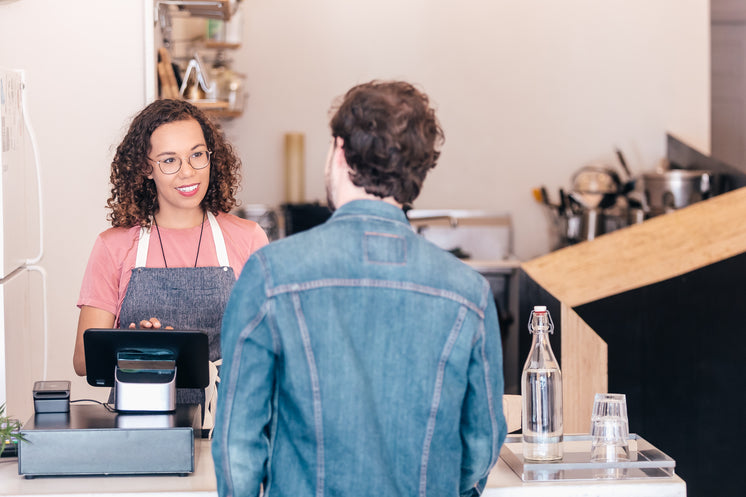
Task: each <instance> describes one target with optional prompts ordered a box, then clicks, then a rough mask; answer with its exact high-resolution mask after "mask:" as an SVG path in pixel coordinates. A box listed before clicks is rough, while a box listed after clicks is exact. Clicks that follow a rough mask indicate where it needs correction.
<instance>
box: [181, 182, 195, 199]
mask: <svg viewBox="0 0 746 497" xmlns="http://www.w3.org/2000/svg"><path fill="white" fill-rule="evenodd" d="M176 191H177V192H179V193H180V194H181V195H183V196H185V197H193V196H194V195H196V194H197V192H198V191H199V183H195V184H193V185H184V186H179V187H177V188H176Z"/></svg>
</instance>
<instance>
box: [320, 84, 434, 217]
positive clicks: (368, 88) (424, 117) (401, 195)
mask: <svg viewBox="0 0 746 497" xmlns="http://www.w3.org/2000/svg"><path fill="white" fill-rule="evenodd" d="M330 125H331V131H332V136H334V137H335V138H336V137H339V138H342V140H343V141H344V144H343V149H344V154H345V159H346V161H347V164H348V165H349V166H350V169H351V170H352V172H351V173H350V179H351V180H352V182H353V184H355V185H356V186H359V187H363V188H365V191H366V192H367V193H369V194H373V195H376V196H378V197H380V198H385V197H393V198H394V199H395V200H396V201H397V202H399V203H400V204H402V205H407V204H409V203H411V202H412V201H413V200H414V199H415V198H417V196H418V195H419V194H420V190H421V188H422V183H423V181H424V180H425V176H426V175H427V172H428V171H429V170H430V169H432V168H434V167H435V165H436V163H437V161H438V157H440V150H439V147H440V146H441V145H442V143H443V141H444V139H445V137H444V135H443V130H442V129H441V127H440V124H439V123H438V119H437V118H436V116H435V110H433V109H432V108H431V107H430V103H429V99H428V97H427V95H425V94H424V93H423V92H421V91H419V90H417V89H416V88H415V87H414V86H412V85H411V84H409V83H406V82H403V81H390V82H381V81H371V82H370V83H365V84H361V85H358V86H355V87H353V88H352V89H350V90H349V91H348V92H347V94H345V96H344V98H343V100H342V103H341V104H340V105H339V107H338V108H337V111H336V112H335V114H334V116H333V117H332V120H331V123H330Z"/></svg>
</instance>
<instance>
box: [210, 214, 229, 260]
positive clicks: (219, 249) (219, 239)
mask: <svg viewBox="0 0 746 497" xmlns="http://www.w3.org/2000/svg"><path fill="white" fill-rule="evenodd" d="M207 220H208V221H210V228H211V229H212V239H213V240H214V241H215V252H216V253H217V254H218V265H220V266H222V267H228V266H230V264H229V263H228V250H226V248H225V240H224V239H223V231H222V230H221V229H220V225H219V224H218V220H217V219H215V216H213V214H212V212H210V211H207Z"/></svg>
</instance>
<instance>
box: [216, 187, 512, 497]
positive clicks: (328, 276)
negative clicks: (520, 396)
mask: <svg viewBox="0 0 746 497" xmlns="http://www.w3.org/2000/svg"><path fill="white" fill-rule="evenodd" d="M221 341H222V352H223V366H222V372H221V378H222V380H221V383H220V386H219V395H218V409H217V416H216V425H215V432H214V436H213V443H212V454H213V458H214V461H215V471H216V476H217V485H218V493H219V495H220V496H221V497H226V496H231V497H246V496H255V495H259V494H260V491H261V488H262V486H263V488H264V495H266V496H308V497H311V496H315V497H322V496H330V497H331V496H353V495H354V496H375V497H383V496H385V497H395V496H406V497H412V496H421V497H424V496H436V497H441V496H458V495H479V494H480V493H481V491H482V489H483V488H484V484H485V482H486V479H487V475H488V473H489V471H490V469H491V468H492V467H493V465H494V464H495V463H496V462H497V458H498V455H499V451H500V447H501V445H502V443H503V440H504V438H505V434H506V426H505V419H504V417H503V412H502V394H503V378H502V351H501V348H500V337H499V329H498V324H497V311H496V309H495V303H494V300H493V297H492V294H491V292H490V289H489V285H488V283H487V282H486V280H485V279H484V278H483V277H482V276H481V275H479V274H478V273H477V272H475V271H473V270H472V269H470V268H469V267H468V266H467V265H466V264H464V263H463V262H461V261H459V260H458V259H457V258H455V257H453V256H452V255H451V254H448V253H447V252H445V251H443V250H441V249H439V248H437V247H436V246H435V245H433V244H431V243H430V242H428V241H426V240H425V239H424V238H422V237H421V236H419V235H417V234H416V233H414V231H413V230H412V227H411V226H410V224H409V222H408V221H407V218H406V216H405V215H404V213H403V211H402V210H401V209H399V208H397V207H395V206H392V205H390V204H387V203H385V202H382V201H374V200H357V201H353V202H350V203H347V204H345V205H343V206H342V207H341V208H340V209H339V210H337V211H336V212H335V213H334V214H333V216H332V217H331V218H330V219H329V220H328V221H327V222H326V223H325V224H323V225H321V226H317V227H316V228H314V229H311V230H308V231H305V232H301V233H298V234H296V235H293V236H290V237H288V238H285V239H282V240H279V241H276V242H273V243H272V244H270V245H268V246H266V247H264V248H262V249H261V250H259V251H258V252H256V253H255V254H254V255H252V257H251V258H250V259H249V261H248V262H247V264H246V266H245V268H244V269H243V271H242V272H241V276H240V278H239V280H238V282H237V283H236V285H235V287H234V289H233V292H232V294H231V298H230V301H229V303H228V307H227V310H226V313H225V316H224V318H223V329H222V337H221Z"/></svg>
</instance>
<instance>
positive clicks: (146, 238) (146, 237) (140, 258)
mask: <svg viewBox="0 0 746 497" xmlns="http://www.w3.org/2000/svg"><path fill="white" fill-rule="evenodd" d="M148 245H150V228H145V227H142V228H140V239H139V240H138V242H137V259H135V267H145V262H146V261H147V260H148Z"/></svg>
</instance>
